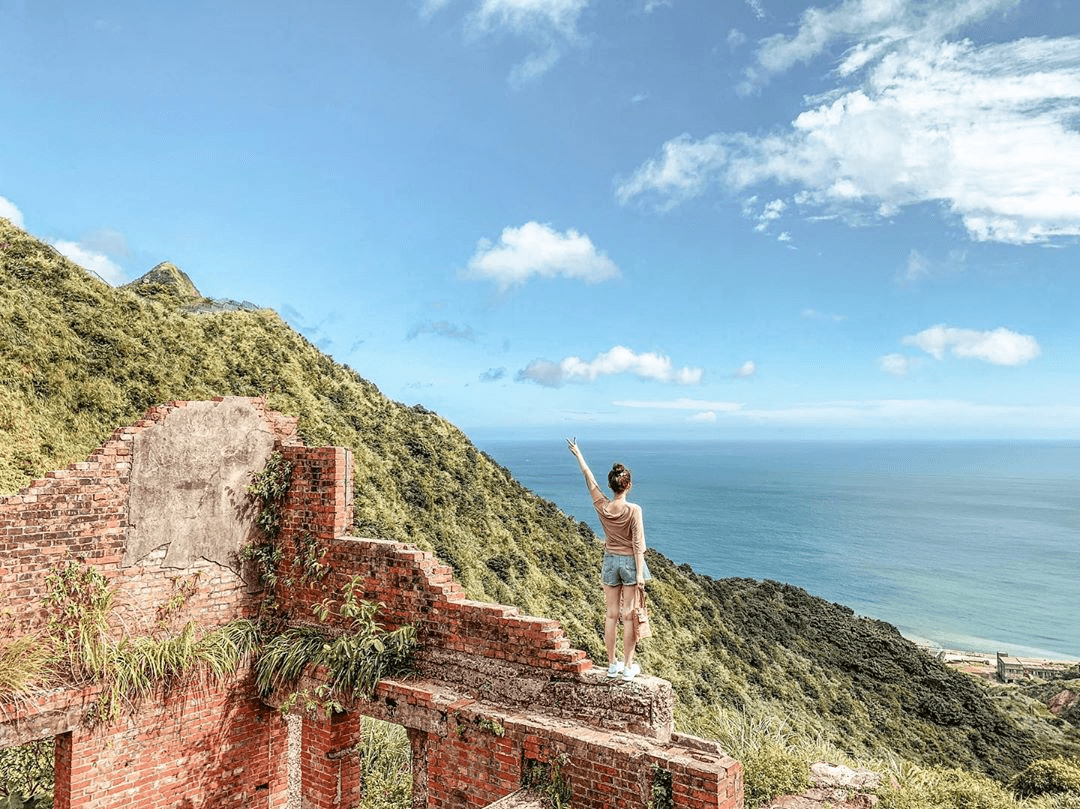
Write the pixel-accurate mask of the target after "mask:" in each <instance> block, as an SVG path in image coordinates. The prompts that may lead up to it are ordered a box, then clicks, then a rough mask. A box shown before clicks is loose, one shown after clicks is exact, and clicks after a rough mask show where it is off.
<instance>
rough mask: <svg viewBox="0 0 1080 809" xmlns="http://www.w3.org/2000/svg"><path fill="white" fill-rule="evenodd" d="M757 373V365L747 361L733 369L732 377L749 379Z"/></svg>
mask: <svg viewBox="0 0 1080 809" xmlns="http://www.w3.org/2000/svg"><path fill="white" fill-rule="evenodd" d="M756 373H757V363H756V362H754V361H753V360H747V361H746V362H744V363H743V364H742V365H740V366H739V367H738V368H736V369H735V373H734V374H733V376H734V377H735V378H736V379H749V378H750V377H752V376H754V374H756Z"/></svg>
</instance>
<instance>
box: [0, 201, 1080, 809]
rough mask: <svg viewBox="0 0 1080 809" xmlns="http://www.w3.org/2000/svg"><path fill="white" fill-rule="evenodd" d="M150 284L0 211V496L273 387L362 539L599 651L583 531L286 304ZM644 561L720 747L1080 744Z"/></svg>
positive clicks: (895, 650)
mask: <svg viewBox="0 0 1080 809" xmlns="http://www.w3.org/2000/svg"><path fill="white" fill-rule="evenodd" d="M177 272H178V271H177ZM153 280H154V283H140V282H136V283H134V284H130V285H128V286H127V287H125V288H120V289H113V288H110V287H109V286H108V285H106V284H104V283H103V282H101V281H99V280H98V279H96V278H95V277H93V276H91V275H90V274H89V273H87V272H85V271H84V270H82V269H80V268H78V267H76V266H75V265H73V264H71V263H70V262H69V261H67V260H66V259H64V258H63V257H62V256H60V255H59V254H58V253H56V252H55V251H54V250H52V248H50V247H48V246H46V245H44V244H42V243H41V242H39V241H37V240H36V239H34V238H32V237H31V236H29V235H27V234H26V233H24V232H22V231H21V230H19V229H17V228H15V227H13V226H11V225H10V224H8V223H7V222H6V221H4V220H0V380H2V381H0V491H6V492H13V491H15V490H17V489H18V488H19V487H21V486H24V485H26V484H27V483H28V482H29V481H30V480H32V479H33V478H34V477H35V476H40V475H42V474H43V473H44V472H46V471H48V470H50V469H54V468H59V467H63V466H65V465H66V464H68V463H72V462H74V461H79V460H82V459H83V458H85V457H86V456H87V455H88V454H89V453H90V452H92V451H93V450H94V448H95V447H97V446H99V445H100V444H101V443H102V442H103V441H105V440H106V439H108V437H109V436H110V435H111V433H112V431H113V430H114V429H116V428H117V427H119V426H122V425H125V424H129V423H132V422H134V421H135V420H137V419H138V418H139V417H140V416H141V415H142V413H143V412H144V411H145V410H146V408H148V407H149V406H151V405H154V404H159V403H161V402H165V401H170V400H175V399H206V398H210V397H213V396H220V395H242V396H253V395H265V396H266V397H267V401H268V404H269V406H270V407H272V408H275V409H277V410H280V411H282V412H283V413H286V414H289V415H294V416H296V417H298V419H299V426H300V433H301V437H302V438H303V439H304V440H305V441H306V442H308V443H309V444H312V445H325V444H334V445H340V446H346V447H349V448H350V449H351V450H352V451H353V457H354V459H355V498H354V501H355V507H356V526H355V527H356V531H357V533H359V534H360V535H363V536H373V537H381V538H387V539H394V540H401V541H405V542H410V543H412V544H415V545H417V546H419V547H421V548H424V549H426V550H430V551H432V552H434V553H435V554H436V555H438V556H439V557H440V558H441V559H442V560H443V561H444V562H446V563H447V564H449V565H450V566H452V567H453V569H454V573H455V575H456V576H457V578H458V580H459V581H460V582H461V584H462V585H463V587H464V588H465V591H466V593H467V594H468V596H469V598H473V599H479V600H485V601H494V602H500V603H506V604H512V605H516V606H518V607H520V608H521V609H522V611H523V612H525V613H528V614H532V615H545V616H551V617H554V618H557V619H559V620H560V621H561V622H562V624H563V627H564V629H565V630H566V632H567V634H568V636H569V638H570V640H571V642H572V643H573V644H575V645H576V646H577V647H579V648H582V649H585V650H586V651H587V652H588V653H589V654H590V655H591V656H592V658H593V659H594V660H601V659H603V656H604V653H603V645H602V633H603V614H602V598H601V597H600V594H599V592H598V590H599V588H598V585H597V581H598V572H599V559H600V553H599V547H598V545H597V540H596V537H595V536H594V535H593V533H592V531H591V530H590V529H589V528H588V526H586V525H585V524H583V523H579V522H577V521H575V520H573V519H571V518H570V517H568V516H566V515H565V514H563V513H562V512H561V511H559V509H558V508H556V507H555V506H554V505H553V504H552V503H550V502H548V501H545V500H543V499H541V498H539V497H537V496H535V495H534V494H533V493H531V492H529V491H527V490H526V489H524V488H523V487H522V486H521V485H520V484H519V483H518V482H517V481H515V480H514V479H513V478H512V477H511V475H510V474H509V473H508V472H507V470H505V469H503V468H502V467H500V466H499V465H498V464H497V463H496V462H495V461H494V460H492V459H491V458H489V457H487V456H486V455H485V454H484V453H482V452H480V451H478V450H477V449H476V448H475V447H474V446H473V445H472V444H471V443H470V442H469V441H468V439H467V438H466V436H464V435H463V434H462V433H461V432H460V431H459V430H457V429H456V428H455V427H453V426H452V425H451V424H449V423H447V422H446V421H445V420H443V419H441V418H439V417H438V416H437V415H435V414H434V413H431V412H430V411H428V410H426V409H425V408H423V407H420V406H416V407H407V406H405V405H402V404H399V403H396V402H392V401H390V400H388V399H387V398H386V397H384V396H382V395H381V394H380V393H379V391H378V390H377V389H376V388H375V386H374V385H372V384H371V383H370V382H367V381H365V380H364V379H362V378H361V377H360V376H359V375H357V374H356V373H355V372H353V371H352V370H350V369H349V368H348V367H345V366H342V365H339V364H336V363H335V362H333V361H332V360H331V359H330V358H329V357H327V356H325V355H324V354H322V353H320V352H319V351H318V350H317V349H316V348H315V347H314V346H313V345H311V344H310V343H309V342H308V341H307V340H305V339H304V338H303V337H301V336H300V335H298V334H297V333H296V332H294V331H292V330H291V329H290V328H289V327H288V326H287V325H286V324H285V323H283V322H282V321H281V319H280V318H279V317H278V316H277V315H276V314H274V313H273V312H271V311H268V310H254V309H250V308H244V307H239V308H229V307H218V306H214V305H206V302H205V301H203V300H202V299H201V298H200V297H199V296H198V292H197V291H196V290H194V287H191V288H190V289H189V288H188V287H187V286H186V285H185V284H184V283H183V280H184V279H183V278H180V277H179V276H178V275H177V274H176V273H173V272H171V271H170V272H160V273H158V274H157V276H155V278H154V279H153ZM189 283H190V282H189ZM358 315H362V313H358ZM648 560H649V565H650V568H651V569H652V571H653V575H654V577H655V581H654V583H653V584H652V585H651V589H650V596H651V601H652V603H651V604H650V608H651V609H650V612H651V618H652V623H653V627H654V632H655V635H654V637H652V638H650V639H648V640H647V641H645V642H643V644H642V646H641V648H640V650H639V653H638V659H639V660H640V662H641V664H642V666H643V668H644V669H645V670H646V671H648V672H649V673H654V674H657V675H659V676H661V677H665V678H667V679H668V680H670V681H671V682H672V683H673V685H674V687H675V693H676V695H677V705H676V719H677V723H678V725H679V727H680V729H681V730H683V731H684V732H689V733H696V734H699V735H703V736H709V737H713V738H721V739H722V740H723V734H724V733H725V732H726V731H725V723H726V722H727V721H728V720H727V719H726V717H728V716H730V715H732V714H744V715H747V716H750V717H757V718H758V719H759V720H761V721H766V720H771V721H774V722H776V723H780V724H781V725H782V726H783V727H784V728H785V733H786V734H787V736H788V738H790V739H793V740H799V744H798V745H795V744H794V743H791V744H788V743H787V742H785V748H784V749H787V748H791V749H788V751H787V752H789V753H790V752H791V751H792V750H795V752H797V753H798V754H799V755H802V756H804V760H805V761H810V760H811V759H810V758H806V756H808V755H812V754H815V755H816V754H817V752H818V751H820V750H823V749H828V750H831V751H834V752H835V754H836V755H837V756H838V757H839V756H844V757H846V758H847V759H848V760H849V761H851V762H853V763H858V762H879V763H884V766H885V767H891V768H893V771H895V770H896V768H903V767H904V766H906V765H905V762H910V763H912V764H914V765H919V766H922V767H933V766H936V765H938V764H940V763H941V762H946V763H947V764H948V765H949V766H951V767H953V768H956V771H957V772H958V773H960V772H961V771H970V773H972V774H973V775H972V776H971V777H972V778H974V777H975V775H974V774H983V775H986V776H990V777H991V778H992V779H994V780H992V781H987V783H993V784H998V785H1003V784H1006V783H1008V781H1009V779H1011V778H1013V777H1014V776H1016V775H1017V774H1018V773H1020V772H1022V771H1023V770H1024V769H1025V768H1026V767H1027V766H1028V765H1029V764H1031V763H1032V762H1033V761H1035V760H1038V759H1051V758H1055V757H1058V756H1074V755H1076V753H1077V752H1078V751H1080V731H1078V729H1077V727H1076V725H1075V724H1074V723H1072V722H1069V721H1062V720H1060V719H1058V718H1055V717H1051V716H1049V714H1048V713H1046V712H1045V710H1044V711H1043V712H1042V713H1040V712H1039V711H1038V710H1037V705H1036V703H1035V700H1034V699H1033V698H1032V697H1030V696H1028V695H1026V694H1024V693H1022V692H1019V691H1015V690H1014V691H1010V692H1001V691H999V690H998V689H995V688H993V687H991V686H988V685H986V684H983V683H981V682H979V681H977V680H975V679H973V678H970V677H968V676H966V675H963V674H960V673H957V672H954V671H952V670H951V669H949V668H947V667H946V666H944V665H943V664H941V663H940V662H938V661H936V660H933V659H931V658H930V657H928V656H926V655H924V654H922V653H921V652H919V651H918V650H917V649H916V648H915V646H914V645H913V644H911V643H910V642H908V641H906V640H905V639H904V638H902V637H901V636H900V635H899V633H898V632H897V631H896V629H895V628H893V627H891V626H889V625H887V624H884V623H881V622H878V621H872V620H868V619H864V618H859V617H857V616H855V615H854V614H853V613H852V611H851V610H849V609H847V608H845V607H843V606H841V605H837V604H831V603H828V602H826V601H823V600H821V599H818V598H815V597H813V596H811V595H810V594H808V593H806V592H805V591H803V590H800V589H798V588H796V587H792V586H790V585H786V584H780V583H777V582H771V581H753V580H746V579H724V580H715V579H711V578H709V577H707V576H702V575H699V574H697V573H695V572H694V571H693V570H692V569H691V568H690V567H689V566H687V565H675V564H674V563H673V562H672V561H671V560H669V559H666V558H665V557H664V556H663V555H661V554H659V553H656V552H655V551H650V552H649V557H648ZM77 631H78V632H84V629H83V628H78V630H77ZM93 631H94V629H93V627H92V626H88V627H85V633H88V634H92V633H93ZM727 743H728V742H725V744H727ZM731 749H732V750H733V752H734V751H735V749H736V748H731ZM785 760H786V759H785ZM834 760H835V759H834ZM926 772H935V773H936V772H937V771H930V770H927V771H926ZM762 777H763V778H766V777H771V773H770V771H769V770H768V768H767V767H766V768H765V773H764V775H763V776H762ZM942 778H943V777H942ZM957 778H960V776H959V775H958V776H957ZM758 783H759V782H758V781H757V777H755V781H754V782H753V783H751V784H750V787H751V788H752V789H758V786H757V784H758ZM760 783H762V784H763V783H764V781H762V782H760ZM912 783H915V781H913V782H912ZM979 783H982V782H981V781H980V782H979ZM928 788H929V787H928ZM912 794H913V793H912ZM890 800H896V797H895V796H893V797H892V798H890ZM1031 800H1038V799H1031ZM894 805H895V806H902V804H894ZM915 805H916V804H911V806H912V807H914V806H915ZM939 805H943V804H939ZM944 805H948V804H944ZM957 805H963V804H957ZM972 805H973V806H974V805H977V804H972ZM1006 805H1007V804H1006Z"/></svg>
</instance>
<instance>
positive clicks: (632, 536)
mask: <svg viewBox="0 0 1080 809" xmlns="http://www.w3.org/2000/svg"><path fill="white" fill-rule="evenodd" d="M566 443H567V444H568V445H569V447H570V452H572V453H573V454H574V457H575V458H577V462H578V466H580V467H581V473H582V474H583V475H585V485H586V486H588V487H589V494H590V495H591V496H592V501H593V506H594V507H595V508H596V514H597V516H599V517H600V524H601V525H602V526H603V527H604V564H603V568H602V569H601V572H600V578H601V580H602V581H603V583H604V606H605V608H606V615H605V620H604V645H605V646H606V647H607V656H608V670H607V675H608V677H618V676H620V675H621V676H622V678H623V679H624V680H627V681H630V680H633V679H634V677H636V676H637V675H638V674H639V673H640V672H641V667H640V666H639V665H638V664H637V663H635V662H634V649H635V647H636V646H637V632H636V631H635V627H634V623H633V613H632V611H631V607H632V606H633V605H634V603H635V597H636V595H637V588H638V587H644V586H645V582H647V581H649V580H650V579H651V578H652V576H651V575H650V574H649V567H648V565H646V564H645V523H644V522H643V520H642V517H641V506H639V505H637V504H636V503H631V502H629V501H627V499H626V495H627V493H628V492H629V491H630V487H631V486H632V485H633V483H632V481H631V480H630V470H629V469H627V468H626V467H625V466H623V465H622V464H621V463H617V464H615V465H614V466H612V467H611V471H610V472H608V485H609V486H610V487H611V491H612V493H614V495H615V497H614V498H613V499H610V500H609V499H608V498H607V496H606V495H605V494H604V493H603V492H602V491H600V487H599V486H597V485H596V478H595V477H593V473H592V471H591V470H590V469H589V465H588V464H587V463H585V457H584V456H583V455H582V454H581V450H580V449H579V448H578V445H577V441H576V440H575V439H573V438H568V439H566ZM620 620H621V621H622V625H623V659H622V660H621V661H620V660H619V659H618V658H617V657H616V655H615V642H616V640H617V635H618V632H619V622H620Z"/></svg>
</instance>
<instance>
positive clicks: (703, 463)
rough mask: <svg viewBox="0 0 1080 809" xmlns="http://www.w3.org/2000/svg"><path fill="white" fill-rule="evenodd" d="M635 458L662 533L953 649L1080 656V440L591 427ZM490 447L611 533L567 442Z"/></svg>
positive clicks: (654, 533)
mask: <svg viewBox="0 0 1080 809" xmlns="http://www.w3.org/2000/svg"><path fill="white" fill-rule="evenodd" d="M579 440H580V442H581V446H582V449H583V450H584V451H585V454H586V458H587V460H588V461H589V463H590V464H591V466H592V468H593V471H594V472H595V473H596V475H597V478H598V479H599V480H601V481H603V480H604V477H605V475H606V473H607V470H608V469H609V468H610V467H611V463H612V462H613V461H616V460H617V461H620V462H622V463H624V464H626V465H627V466H629V467H630V468H631V469H632V470H633V472H634V489H633V494H632V495H631V500H633V501H635V502H638V503H640V504H641V506H642V508H643V509H644V513H645V529H646V536H647V540H648V543H649V545H650V546H651V547H654V548H656V549H657V550H658V551H660V552H661V553H663V554H664V555H666V556H667V557H669V558H670V559H672V560H674V561H675V562H677V563H683V562H685V563H687V564H689V565H691V566H692V567H693V568H694V569H695V570H697V571H698V572H700V573H704V574H707V575H709V576H712V577H714V578H726V577H731V576H738V577H748V578H754V579H774V580H777V581H783V582H788V583H790V584H794V585H797V586H799V587H802V588H804V589H806V590H807V591H809V592H810V593H812V594H814V595H816V596H820V597H821V598H825V599H828V600H830V601H836V602H839V603H841V604H846V605H847V606H849V607H851V608H852V609H854V610H855V611H856V612H857V613H859V614H860V615H867V616H871V617H874V618H880V619H882V620H884V621H888V622H889V623H892V624H894V625H896V626H897V627H898V628H900V630H901V631H902V632H903V633H904V634H905V635H907V636H908V637H911V638H913V639H919V640H925V641H929V642H931V643H937V644H940V645H942V646H945V647H947V648H957V649H976V650H980V651H1006V652H1011V653H1014V654H1027V655H1038V656H1047V657H1066V658H1074V659H1075V658H1080V620H1078V618H1080V514H1078V512H1077V505H1078V498H1077V495H1078V491H1080V442H1067V443H1039V442H978V443H975V442H963V443H930V442H927V443H871V442H867V443H841V442H693V443H691V442H674V443H673V442H626V443H619V444H615V443H612V442H600V441H598V442H595V443H590V442H587V441H586V440H585V439H584V438H583V437H579ZM480 448H481V449H483V450H485V451H486V452H488V454H490V455H491V456H492V457H493V458H495V460H497V461H498V462H499V463H501V464H502V465H503V466H505V467H507V468H508V469H509V470H510V471H511V472H512V473H513V474H514V476H515V477H516V478H517V479H518V480H519V481H520V482H521V483H522V484H523V485H525V486H526V487H528V488H529V489H531V490H532V491H534V492H536V493H537V494H538V495H540V496H542V497H545V498H548V499H550V500H553V501H554V502H555V503H556V504H557V505H558V506H559V507H560V508H561V509H562V510H563V511H565V512H566V513H567V514H571V515H573V516H575V517H577V518H578V519H581V520H584V521H586V522H588V523H589V524H590V525H592V526H593V529H594V530H596V531H598V532H599V529H600V526H599V524H598V522H597V520H596V517H595V514H594V512H593V511H592V506H591V504H590V502H589V498H588V494H587V493H586V491H585V487H584V484H583V482H582V478H581V474H580V473H579V472H578V469H577V465H576V463H575V461H574V459H573V457H572V456H571V455H570V453H569V452H568V451H567V450H566V447H565V443H564V442H562V441H561V440H554V441H550V442H538V441H488V442H480Z"/></svg>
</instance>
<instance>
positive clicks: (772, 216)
mask: <svg viewBox="0 0 1080 809" xmlns="http://www.w3.org/2000/svg"><path fill="white" fill-rule="evenodd" d="M786 209H787V203H786V202H784V201H783V200H782V199H774V200H772V201H771V202H767V203H765V207H764V208H762V209H761V213H760V214H758V217H757V224H756V225H754V230H756V231H757V232H758V233H764V232H765V231H766V230H767V229H768V227H769V224H770V223H771V222H774V221H776V220H777V219H779V218H780V216H781V214H783V213H784V211H785V210H786Z"/></svg>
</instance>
